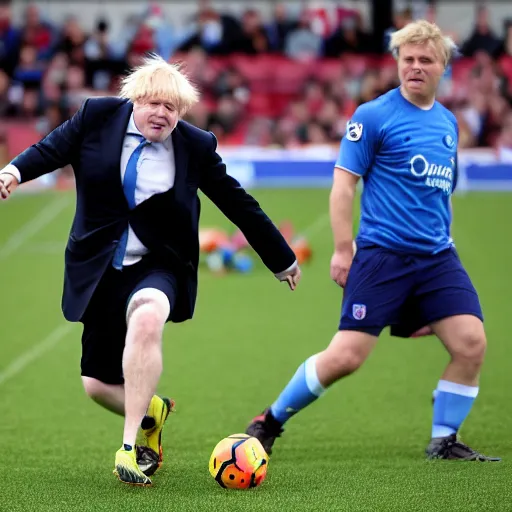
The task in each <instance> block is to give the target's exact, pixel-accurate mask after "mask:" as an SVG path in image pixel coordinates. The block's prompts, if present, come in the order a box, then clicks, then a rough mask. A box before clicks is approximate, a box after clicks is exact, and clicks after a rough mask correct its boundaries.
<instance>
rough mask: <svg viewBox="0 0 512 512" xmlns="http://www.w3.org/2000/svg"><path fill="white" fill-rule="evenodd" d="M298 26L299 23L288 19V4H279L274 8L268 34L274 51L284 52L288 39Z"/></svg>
mask: <svg viewBox="0 0 512 512" xmlns="http://www.w3.org/2000/svg"><path fill="white" fill-rule="evenodd" d="M296 25H297V23H296V22H295V21H293V20H291V19H290V18H289V17H288V13H287V7H286V4H285V3H284V2H279V3H277V4H276V6H275V7H274V16H273V17H272V20H271V21H270V22H269V23H268V24H267V34H268V38H269V41H270V46H271V49H272V50H273V51H275V52H278V53H283V52H284V48H285V41H286V38H287V37H288V34H289V33H290V32H291V31H292V30H293V29H294V28H295V26H296Z"/></svg>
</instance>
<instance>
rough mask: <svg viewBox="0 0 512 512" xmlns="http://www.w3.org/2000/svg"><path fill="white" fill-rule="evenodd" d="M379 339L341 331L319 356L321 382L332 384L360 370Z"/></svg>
mask: <svg viewBox="0 0 512 512" xmlns="http://www.w3.org/2000/svg"><path fill="white" fill-rule="evenodd" d="M376 342H377V338H376V337H375V336H372V335H370V334H366V333H362V332H357V331H340V332H338V333H337V334H336V335H335V336H334V338H333V339H332V341H331V343H330V345H329V346H328V347H327V349H326V350H325V351H324V352H322V353H321V354H319V361H318V362H317V371H318V373H319V379H320V382H322V383H323V384H326V385H328V384H331V383H332V382H334V381H335V380H338V379H340V378H341V377H344V376H346V375H350V374H351V373H354V372H355V371H356V370H358V369H359V368H360V367H361V366H362V364H363V363H364V362H365V361H366V359H367V358H368V356H369V354H370V352H371V350H372V349H373V347H374V346H375V343H376Z"/></svg>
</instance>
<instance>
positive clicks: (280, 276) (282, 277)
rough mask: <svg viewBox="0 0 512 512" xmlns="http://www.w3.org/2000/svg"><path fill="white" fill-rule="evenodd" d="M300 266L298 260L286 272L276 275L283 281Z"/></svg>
mask: <svg viewBox="0 0 512 512" xmlns="http://www.w3.org/2000/svg"><path fill="white" fill-rule="evenodd" d="M297 266H298V263H297V260H295V261H294V262H293V263H292V264H291V265H290V266H289V267H288V268H287V269H286V270H283V271H282V272H278V273H277V274H274V275H275V276H276V277H277V279H279V280H280V281H281V279H284V278H285V277H286V276H287V275H288V274H289V273H290V272H291V271H292V270H295V269H296V268H297Z"/></svg>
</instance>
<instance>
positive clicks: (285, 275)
mask: <svg viewBox="0 0 512 512" xmlns="http://www.w3.org/2000/svg"><path fill="white" fill-rule="evenodd" d="M300 276H301V271H300V267H299V265H295V266H294V267H292V268H291V269H289V270H286V271H285V272H281V273H280V274H278V275H277V276H276V277H277V278H278V279H279V281H281V282H285V281H286V282H287V283H288V286H289V287H290V290H292V291H293V290H295V288H297V285H298V284H299V281H300Z"/></svg>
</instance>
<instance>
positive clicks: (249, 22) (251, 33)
mask: <svg viewBox="0 0 512 512" xmlns="http://www.w3.org/2000/svg"><path fill="white" fill-rule="evenodd" d="M236 51H237V52H240V53H245V54H249V55H256V54H258V53H268V52H269V51H270V42H269V38H268V35H267V33H266V31H265V29H264V27H263V23H262V21H261V16H260V13H259V12H258V11H256V10H255V9H248V10H246V11H245V12H244V13H243V15H242V28H241V34H240V37H239V40H238V41H237V42H236Z"/></svg>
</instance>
